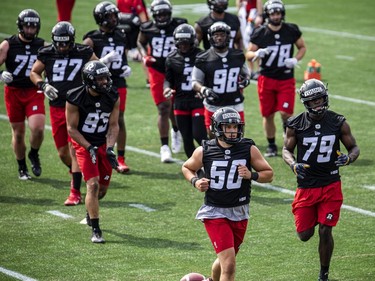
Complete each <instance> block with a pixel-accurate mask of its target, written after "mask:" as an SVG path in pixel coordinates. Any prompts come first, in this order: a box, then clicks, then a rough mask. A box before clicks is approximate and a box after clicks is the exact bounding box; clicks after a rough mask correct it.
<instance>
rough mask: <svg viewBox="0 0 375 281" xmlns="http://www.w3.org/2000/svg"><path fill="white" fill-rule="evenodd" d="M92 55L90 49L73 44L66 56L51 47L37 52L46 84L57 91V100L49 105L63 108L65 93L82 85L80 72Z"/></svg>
mask: <svg viewBox="0 0 375 281" xmlns="http://www.w3.org/2000/svg"><path fill="white" fill-rule="evenodd" d="M92 55H93V50H92V48H91V47H89V46H86V45H82V44H75V45H74V47H73V48H72V50H70V51H69V53H68V54H66V55H62V54H60V53H58V52H57V51H56V50H55V47H54V46H53V45H48V46H46V47H43V48H41V49H40V50H39V52H38V60H40V61H41V62H42V63H43V64H44V65H45V74H46V78H47V80H48V83H49V84H51V85H52V86H54V87H55V88H56V89H57V90H58V91H59V93H58V98H57V99H55V100H53V101H49V103H50V105H52V106H57V107H64V106H65V101H66V93H67V92H68V91H69V90H70V89H73V88H76V87H79V86H81V85H82V76H81V70H82V68H83V67H84V66H85V64H86V63H87V62H88V61H89V60H90V58H91V57H92Z"/></svg>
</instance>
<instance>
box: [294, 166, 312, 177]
mask: <svg viewBox="0 0 375 281" xmlns="http://www.w3.org/2000/svg"><path fill="white" fill-rule="evenodd" d="M290 168H291V169H292V171H293V173H294V174H295V175H296V176H297V178H299V179H304V178H305V176H306V169H307V168H310V165H308V164H303V163H293V164H292V165H290Z"/></svg>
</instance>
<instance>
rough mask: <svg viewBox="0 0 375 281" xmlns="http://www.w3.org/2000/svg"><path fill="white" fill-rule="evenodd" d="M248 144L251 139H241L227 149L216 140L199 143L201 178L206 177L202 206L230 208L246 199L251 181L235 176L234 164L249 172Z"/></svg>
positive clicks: (246, 200)
mask: <svg viewBox="0 0 375 281" xmlns="http://www.w3.org/2000/svg"><path fill="white" fill-rule="evenodd" d="M252 145H255V143H254V141H253V140H251V139H245V138H243V139H242V140H241V141H240V142H239V143H237V144H235V145H233V146H232V147H230V148H223V147H221V146H220V145H219V144H218V143H217V140H216V139H212V140H208V141H203V142H202V147H203V167H204V170H205V177H206V178H208V179H210V187H209V189H208V190H207V191H206V195H205V204H206V205H208V206H214V207H221V208H230V207H236V206H241V205H245V204H248V203H249V202H250V192H251V180H248V179H244V178H241V177H238V170H237V166H238V165H239V164H241V165H244V166H246V167H247V168H248V169H249V170H250V171H251V165H250V162H251V153H250V149H251V146H252Z"/></svg>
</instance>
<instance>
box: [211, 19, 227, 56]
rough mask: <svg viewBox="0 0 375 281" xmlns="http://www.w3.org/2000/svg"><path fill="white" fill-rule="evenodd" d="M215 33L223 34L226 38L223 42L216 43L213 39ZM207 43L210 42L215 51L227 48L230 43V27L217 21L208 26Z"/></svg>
mask: <svg viewBox="0 0 375 281" xmlns="http://www.w3.org/2000/svg"><path fill="white" fill-rule="evenodd" d="M216 32H225V34H226V38H225V40H224V41H223V42H216V41H215V40H214V38H213V35H214V34H215V33H216ZM207 37H208V41H209V42H210V44H211V46H213V47H214V48H217V49H224V48H226V47H228V46H229V41H230V27H229V25H227V24H226V23H225V22H222V21H218V22H215V23H214V24H213V25H211V26H210V28H209V29H208V34H207Z"/></svg>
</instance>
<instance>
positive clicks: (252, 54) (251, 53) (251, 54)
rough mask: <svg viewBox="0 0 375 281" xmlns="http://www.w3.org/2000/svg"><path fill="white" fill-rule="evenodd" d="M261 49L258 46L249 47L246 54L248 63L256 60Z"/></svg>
mask: <svg viewBox="0 0 375 281" xmlns="http://www.w3.org/2000/svg"><path fill="white" fill-rule="evenodd" d="M258 49H259V47H258V45H256V44H254V43H251V42H250V44H249V47H248V48H247V52H246V54H245V57H246V59H247V60H248V61H252V60H253V59H255V58H256V56H257V54H256V53H255V52H256V51H257V50H258Z"/></svg>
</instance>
